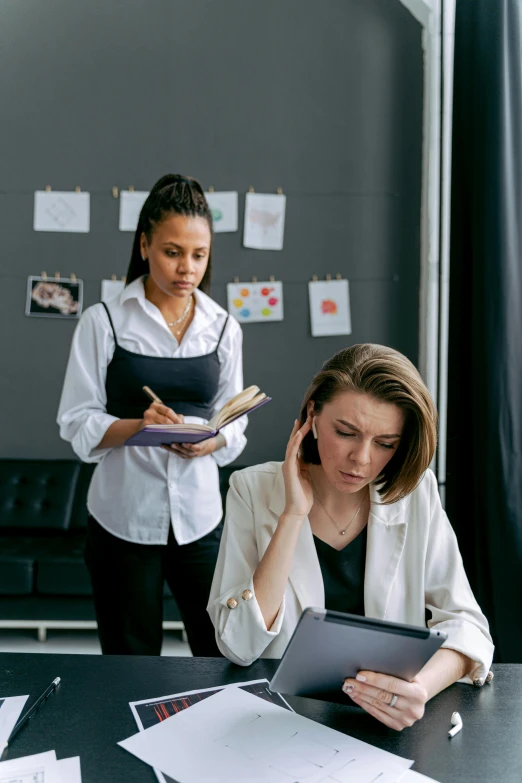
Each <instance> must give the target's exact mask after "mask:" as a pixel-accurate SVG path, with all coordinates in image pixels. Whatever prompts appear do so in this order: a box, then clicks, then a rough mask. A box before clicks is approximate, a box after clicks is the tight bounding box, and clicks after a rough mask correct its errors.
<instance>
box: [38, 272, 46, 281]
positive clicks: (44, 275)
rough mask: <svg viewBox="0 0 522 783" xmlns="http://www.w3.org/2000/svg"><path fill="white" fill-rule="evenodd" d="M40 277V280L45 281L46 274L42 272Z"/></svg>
mask: <svg viewBox="0 0 522 783" xmlns="http://www.w3.org/2000/svg"><path fill="white" fill-rule="evenodd" d="M40 277H41V278H42V280H47V272H42V274H41V275H40Z"/></svg>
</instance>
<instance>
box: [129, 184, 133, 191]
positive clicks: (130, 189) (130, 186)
mask: <svg viewBox="0 0 522 783" xmlns="http://www.w3.org/2000/svg"><path fill="white" fill-rule="evenodd" d="M129 193H134V185H129Z"/></svg>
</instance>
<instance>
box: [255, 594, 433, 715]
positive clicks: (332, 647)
mask: <svg viewBox="0 0 522 783" xmlns="http://www.w3.org/2000/svg"><path fill="white" fill-rule="evenodd" d="M446 638H447V634H445V633H444V632H443V631H437V630H436V629H433V628H432V629H429V628H419V627H417V626H413V625H400V624H399V623H390V622H387V621H385V620H375V619H373V618H371V617H361V616H359V615H354V614H344V613H343V612H332V611H328V610H327V609H314V608H313V607H310V608H308V609H305V610H304V612H303V614H302V615H301V617H300V618H299V622H298V624H297V627H296V629H295V631H294V633H293V636H292V638H291V639H290V641H289V642H288V645H287V648H286V650H285V652H284V653H283V657H282V658H281V662H280V664H279V667H278V669H277V671H276V673H275V675H274V677H273V679H272V682H271V683H270V689H271V690H272V691H276V692H277V693H287V694H290V695H294V696H311V697H315V698H323V699H327V700H329V699H330V698H331V696H332V695H333V694H336V695H338V694H339V692H340V690H341V686H342V684H343V682H344V680H345V678H346V677H355V675H356V674H357V672H359V671H361V670H365V671H370V672H380V673H382V674H391V675H393V676H394V677H400V678H401V680H408V682H411V680H413V678H414V677H415V675H416V674H418V673H419V671H420V670H421V669H422V667H423V666H424V664H425V663H426V662H427V661H429V659H430V658H431V656H432V655H433V654H434V653H435V652H436V651H437V650H438V649H439V647H440V646H441V645H442V644H443V642H444V641H445V640H446ZM336 700H337V699H336Z"/></svg>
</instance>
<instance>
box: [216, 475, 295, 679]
mask: <svg viewBox="0 0 522 783" xmlns="http://www.w3.org/2000/svg"><path fill="white" fill-rule="evenodd" d="M260 559H261V558H260V553H259V551H258V546H257V540H256V535H255V527H254V514H253V510H252V504H251V499H250V495H249V492H248V488H247V486H246V483H245V481H244V479H243V477H242V476H241V474H240V473H235V474H233V475H232V478H231V480H230V490H229V493H228V497H227V510H226V518H225V525H224V528H223V535H222V537H221V545H220V549H219V556H218V559H217V563H216V570H215V572H214V579H213V582H212V588H211V591H210V599H209V603H208V607H207V611H208V613H209V615H210V618H211V620H212V623H213V624H214V628H215V631H216V642H217V645H218V647H219V649H220V650H221V652H222V653H223V655H225V656H226V657H227V658H228V659H229V660H231V661H232V662H233V663H236V664H238V665H239V666H249V665H250V664H251V663H252V662H253V661H255V660H257V658H259V657H260V656H261V655H262V654H263V652H264V651H265V649H266V648H267V647H268V645H269V644H270V642H271V641H273V639H274V638H275V637H276V636H278V634H279V633H280V631H281V627H282V623H283V618H284V614H285V601H284V598H283V601H282V603H281V606H280V607H279V612H278V614H277V617H276V619H275V621H274V623H273V624H272V626H271V628H270V630H268V629H267V627H266V625H265V621H264V619H263V615H262V613H261V609H260V607H259V604H258V602H257V599H256V595H255V590H254V572H255V570H256V568H257V566H258V565H259V561H260ZM245 591H250V594H251V597H250V595H249V593H246V594H245V595H246V596H247V598H246V599H245V598H244V597H243V594H244V592H245ZM230 599H235V600H234V602H233V603H232V606H233V607H234V608H231V607H230V606H229V605H228V601H230Z"/></svg>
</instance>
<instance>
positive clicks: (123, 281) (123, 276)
mask: <svg viewBox="0 0 522 783" xmlns="http://www.w3.org/2000/svg"><path fill="white" fill-rule="evenodd" d="M121 282H122V283H126V282H127V275H122V276H121Z"/></svg>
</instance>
